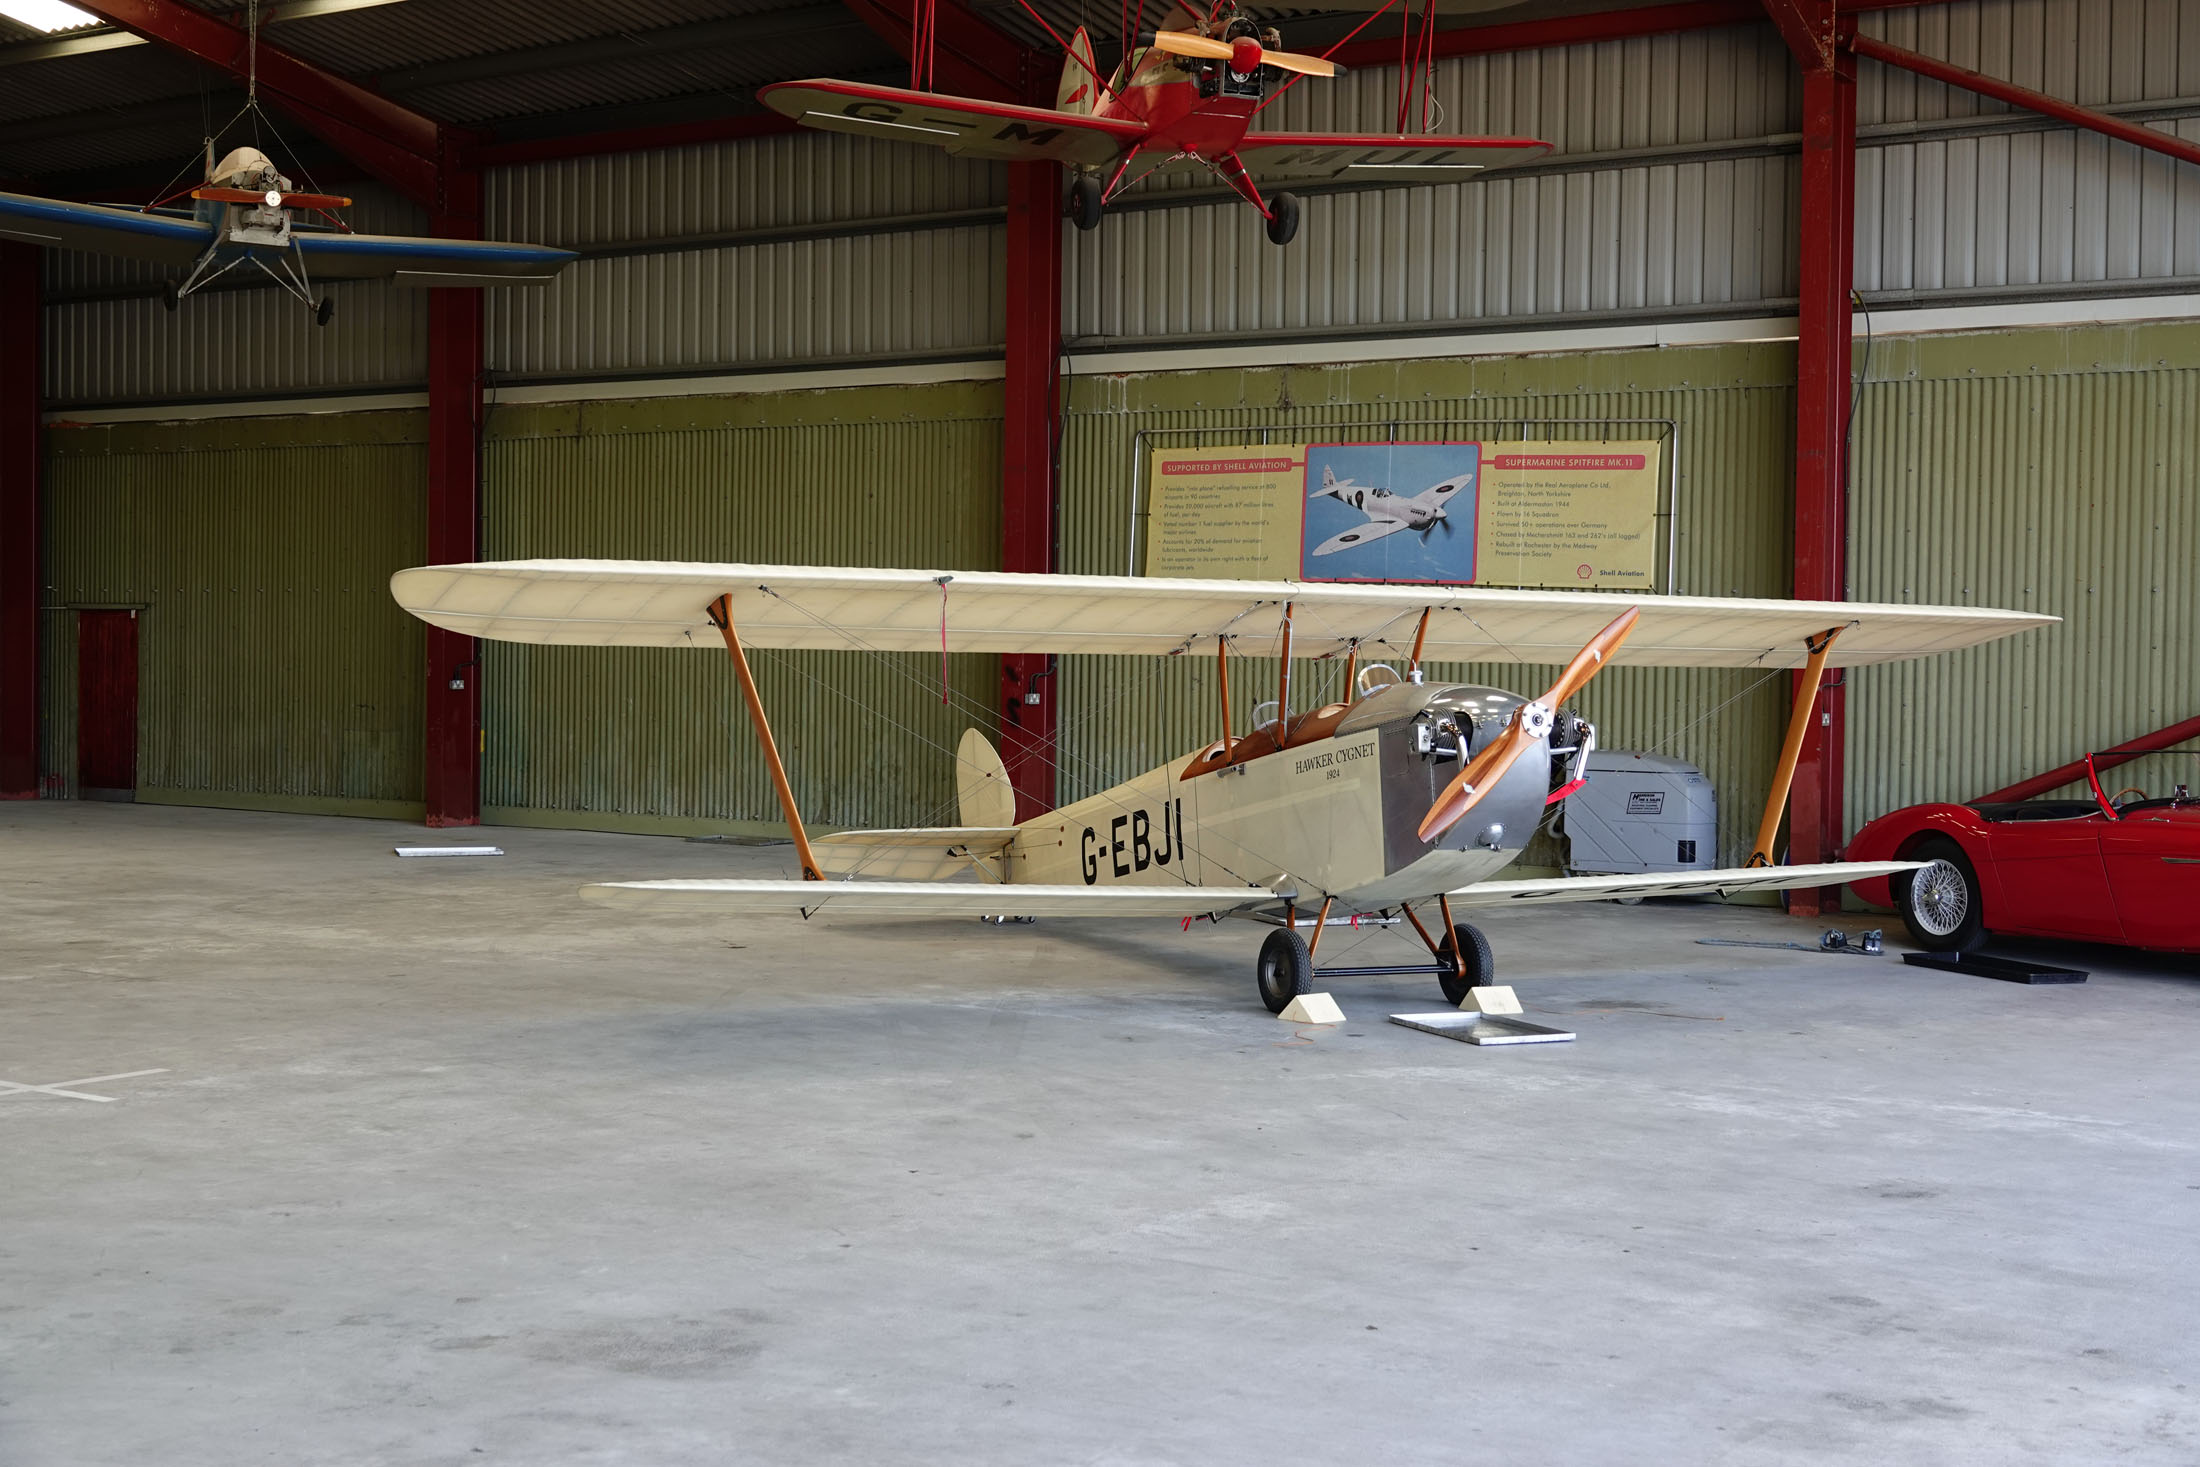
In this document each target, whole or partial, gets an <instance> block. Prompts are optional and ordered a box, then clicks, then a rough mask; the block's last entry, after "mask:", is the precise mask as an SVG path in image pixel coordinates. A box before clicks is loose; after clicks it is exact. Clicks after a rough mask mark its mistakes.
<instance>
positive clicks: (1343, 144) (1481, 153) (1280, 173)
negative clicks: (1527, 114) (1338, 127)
mask: <svg viewBox="0 0 2200 1467" xmlns="http://www.w3.org/2000/svg"><path fill="white" fill-rule="evenodd" d="M1550 151H1551V145H1550V144H1549V143H1546V142H1543V141H1541V140H1539V139H1536V138H1474V137H1440V136H1437V135H1435V134H1420V133H1416V134H1413V135H1411V136H1405V137H1401V136H1399V135H1398V134H1396V133H1390V134H1382V133H1371V134H1366V135H1356V134H1347V133H1334V132H1256V133H1250V134H1248V135H1247V136H1246V139H1245V141H1244V142H1242V143H1240V144H1238V150H1237V155H1238V161H1239V162H1241V163H1243V164H1244V165H1245V171H1246V172H1248V173H1250V174H1252V175H1253V177H1254V179H1255V180H1256V181H1258V182H1260V183H1269V182H1276V183H1282V182H1286V181H1289V180H1294V179H1308V180H1313V179H1336V180H1338V181H1339V182H1342V183H1462V182H1466V181H1469V180H1472V179H1476V178H1480V177H1481V176H1482V175H1483V174H1485V173H1488V172H1490V171H1491V170H1493V169H1498V168H1510V167H1512V166H1513V165H1515V164H1519V163H1530V162H1533V161H1534V160H1536V159H1537V158H1540V157H1542V156H1543V155H1544V154H1545V153H1548V152H1550Z"/></svg>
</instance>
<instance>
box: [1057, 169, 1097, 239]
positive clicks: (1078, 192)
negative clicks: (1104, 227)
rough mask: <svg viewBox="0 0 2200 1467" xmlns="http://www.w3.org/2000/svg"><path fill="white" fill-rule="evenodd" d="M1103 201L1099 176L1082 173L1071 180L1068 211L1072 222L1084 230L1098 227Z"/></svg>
mask: <svg viewBox="0 0 2200 1467" xmlns="http://www.w3.org/2000/svg"><path fill="white" fill-rule="evenodd" d="M1101 203H1102V200H1101V188H1100V180H1099V178H1098V177H1096V176H1095V175H1093V174H1090V173H1080V174H1078V175H1077V176H1076V177H1075V178H1073V179H1071V180H1070V185H1069V208H1068V210H1067V211H1066V212H1067V213H1068V215H1069V218H1070V222H1071V223H1072V224H1075V225H1076V226H1077V227H1078V228H1079V229H1082V230H1092V229H1098V228H1099V227H1100V208H1101Z"/></svg>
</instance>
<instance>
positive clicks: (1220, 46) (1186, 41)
mask: <svg viewBox="0 0 2200 1467" xmlns="http://www.w3.org/2000/svg"><path fill="white" fill-rule="evenodd" d="M1153 45H1154V49H1155V50H1156V51H1166V52H1168V53H1169V54H1170V55H1171V56H1205V57H1208V58H1209V59H1211V60H1215V61H1227V60H1229V59H1230V43H1229V42H1228V41H1217V40H1212V39H1210V38H1209V37H1206V36H1195V35H1193V34H1192V33H1191V32H1190V31H1156V32H1154V38H1153Z"/></svg>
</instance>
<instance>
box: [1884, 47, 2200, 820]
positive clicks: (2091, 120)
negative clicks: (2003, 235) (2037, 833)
mask: <svg viewBox="0 0 2200 1467" xmlns="http://www.w3.org/2000/svg"><path fill="white" fill-rule="evenodd" d="M1849 49H1850V50H1852V51H1854V52H1855V53H1856V54H1857V55H1859V56H1866V57H1869V58H1871V59H1872V60H1874V61H1881V62H1885V63H1886V64H1887V65H1889V66H1897V67H1900V68H1901V69H1902V70H1904V71H1910V72H1915V73H1916V74H1917V75H1919V76H1922V77H1926V78H1929V79H1930V80H1932V81H1936V82H1942V83H1945V84H1946V85H1948V86H1951V87H1961V88H1962V89H1963V90H1965V91H1967V92H1976V93H1978V94H1979V95H1980V96H1982V97H1992V98H1993V99H1994V100H1995V101H1997V102H2007V103H2008V104H2009V105H2010V106H2012V107H2022V108H2023V109H2024V110H2025V111H2027V112H2037V113H2039V114H2040V115H2041V116H2043V117H2052V118H2054V119H2055V120H2056V121H2057V122H2067V123H2069V124H2070V125H2071V126H2073V127H2082V128H2085V129H2086V130H2088V131H2090V132H2097V133H2101V134H2104V135H2105V136H2108V137H2112V138H2117V139H2120V140H2121V141H2123V142H2127V143H2130V144H2132V145H2134V146H2136V147H2141V148H2150V149H2152V150H2153V151H2155V152H2157V153H2167V154H2168V155H2169V156H2170V157H2172V158H2180V159H2182V160H2184V161H2185V162H2187V163H2200V143H2191V142H2187V141H2186V140H2185V139H2183V138H2181V137H2178V136H2177V135H2175V134H2174V133H2166V132H2157V131H2155V130H2154V129H2153V128H2151V127H2142V126H2140V125H2139V124H2138V123H2136V122H2126V121H2124V120H2123V119H2122V118H2120V117H2111V116H2110V115H2109V114H2107V113H2106V112H2096V111H2094V110H2093V109H2092V108H2090V107H2080V106H2079V105H2078V104H2077V103H2075V102H2065V101H2064V100H2063V99H2062V98H2060V97H2050V96H2048V95H2047V93H2045V92H2035V91H2033V90H2032V89H2031V88H2029V87H2020V86H2018V85H2017V84H2016V83H2014V82H2005V81H2003V80H2002V79H2001V78H2000V77H1996V76H1988V75H1987V74H1986V73H1985V72H1982V71H1971V70H1968V69H1967V68H1964V67H1961V66H1954V65H1951V64H1950V63H1948V62H1946V61H1941V60H1939V59H1937V58H1935V57H1932V56H1926V55H1923V54H1921V53H1919V52H1916V51H1908V50H1904V49H1903V48H1902V47H1900V46H1890V45H1888V44H1887V43H1886V42H1885V41H1880V40H1875V39H1873V38H1872V37H1870V36H1857V37H1855V38H1854V39H1853V40H1851V41H1850V42H1849ZM2050 788H2052V786H2050Z"/></svg>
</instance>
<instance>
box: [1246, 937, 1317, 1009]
mask: <svg viewBox="0 0 2200 1467" xmlns="http://www.w3.org/2000/svg"><path fill="white" fill-rule="evenodd" d="M1253 973H1254V976H1255V978H1257V979H1258V980H1259V982H1260V1001H1261V1002H1262V1003H1264V1004H1266V1005H1268V1012H1269V1013H1271V1014H1280V1013H1282V1012H1283V1011H1284V1010H1285V1009H1287V1008H1289V1007H1291V1000H1292V999H1294V998H1297V997H1298V996H1299V995H1300V994H1302V993H1312V992H1313V991H1314V959H1313V957H1312V956H1311V955H1310V954H1309V953H1308V952H1307V951H1306V939H1305V938H1303V937H1301V936H1299V935H1298V934H1297V933H1296V932H1293V931H1292V930H1291V929H1290V928H1288V927H1278V928H1277V929H1276V930H1275V931H1273V932H1271V933H1269V934H1268V940H1267V941H1266V942H1264V943H1262V944H1261V945H1260V962H1259V963H1258V964H1257V965H1256V966H1255V967H1254V969H1253Z"/></svg>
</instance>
